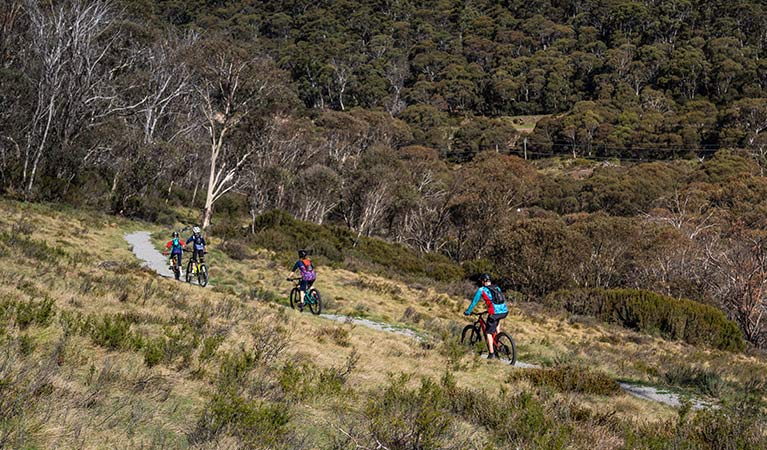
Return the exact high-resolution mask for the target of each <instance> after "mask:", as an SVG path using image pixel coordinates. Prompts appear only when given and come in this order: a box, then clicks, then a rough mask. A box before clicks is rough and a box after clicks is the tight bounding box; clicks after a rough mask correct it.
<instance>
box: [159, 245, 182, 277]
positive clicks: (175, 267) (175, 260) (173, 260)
mask: <svg viewBox="0 0 767 450" xmlns="http://www.w3.org/2000/svg"><path fill="white" fill-rule="evenodd" d="M162 254H163V255H165V256H168V252H163V253H162ZM170 260H171V263H170V270H171V271H173V276H175V277H176V279H177V280H180V279H181V267H179V265H178V258H176V257H175V255H174V256H173V258H171V259H170Z"/></svg>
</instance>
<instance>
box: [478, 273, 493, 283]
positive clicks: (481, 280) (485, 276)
mask: <svg viewBox="0 0 767 450" xmlns="http://www.w3.org/2000/svg"><path fill="white" fill-rule="evenodd" d="M477 281H478V282H479V284H485V282H486V281H490V275H489V274H486V273H483V274H481V275H480V276H479V278H477Z"/></svg>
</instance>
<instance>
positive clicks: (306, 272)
mask: <svg viewBox="0 0 767 450" xmlns="http://www.w3.org/2000/svg"><path fill="white" fill-rule="evenodd" d="M301 262H302V263H304V265H303V266H302V267H299V269H300V270H301V279H302V280H304V281H314V280H316V279H317V274H316V273H314V266H313V265H312V262H311V261H309V260H308V259H302V260H301Z"/></svg>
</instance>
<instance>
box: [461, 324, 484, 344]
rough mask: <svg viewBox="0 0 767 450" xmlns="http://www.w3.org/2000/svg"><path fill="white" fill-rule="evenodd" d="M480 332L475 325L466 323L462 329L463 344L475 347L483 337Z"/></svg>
mask: <svg viewBox="0 0 767 450" xmlns="http://www.w3.org/2000/svg"><path fill="white" fill-rule="evenodd" d="M479 333H480V332H479V330H478V329H477V327H475V326H474V325H466V326H465V327H463V331H461V344H463V345H466V346H468V347H474V345H475V344H476V343H477V342H479V341H480V339H482V337H481V336H480V334H479Z"/></svg>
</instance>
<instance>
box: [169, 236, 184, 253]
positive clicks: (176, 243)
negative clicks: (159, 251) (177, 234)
mask: <svg viewBox="0 0 767 450" xmlns="http://www.w3.org/2000/svg"><path fill="white" fill-rule="evenodd" d="M171 245H172V246H173V247H172V248H173V250H174V251H176V250H183V249H184V246H183V245H181V242H179V239H178V238H173V244H171Z"/></svg>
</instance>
